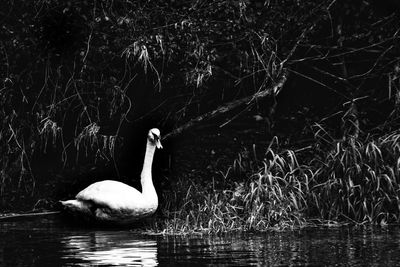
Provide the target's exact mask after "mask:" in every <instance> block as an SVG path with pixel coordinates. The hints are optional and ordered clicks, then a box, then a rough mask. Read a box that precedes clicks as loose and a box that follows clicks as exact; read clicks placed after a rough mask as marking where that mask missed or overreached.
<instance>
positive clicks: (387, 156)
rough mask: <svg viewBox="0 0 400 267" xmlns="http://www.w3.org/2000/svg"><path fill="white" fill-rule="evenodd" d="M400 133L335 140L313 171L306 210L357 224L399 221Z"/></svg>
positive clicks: (314, 163) (312, 163)
mask: <svg viewBox="0 0 400 267" xmlns="http://www.w3.org/2000/svg"><path fill="white" fill-rule="evenodd" d="M399 141H400V132H399V131H395V132H392V133H390V134H387V135H384V136H382V137H378V138H374V137H371V136H367V137H366V138H365V139H364V140H348V141H337V142H334V143H332V148H331V150H330V151H328V152H327V153H325V155H324V156H323V157H322V158H321V160H312V161H311V162H310V165H311V167H312V166H314V169H315V173H314V176H313V177H312V183H311V186H312V189H311V195H310V196H309V198H310V199H309V201H308V202H309V206H310V207H309V212H310V213H311V214H314V215H318V216H320V217H322V218H325V219H332V220H343V219H347V220H352V221H354V222H357V223H363V222H371V223H381V224H384V223H387V222H399V215H400V199H399V193H398V192H399V191H400V186H399V182H400V180H399V179H400V177H399V172H400V171H399V169H400V143H399Z"/></svg>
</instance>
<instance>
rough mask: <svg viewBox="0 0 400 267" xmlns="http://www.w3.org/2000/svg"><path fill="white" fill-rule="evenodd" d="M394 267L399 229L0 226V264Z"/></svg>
mask: <svg viewBox="0 0 400 267" xmlns="http://www.w3.org/2000/svg"><path fill="white" fill-rule="evenodd" d="M117 265H118V266H156V265H158V266H188V265H190V266H192V267H194V266H214V265H219V266H248V265H255V266H332V265H336V266H400V227H397V226H391V227H386V228H376V227H365V228H364V227H363V228H351V227H341V228H312V229H303V230H300V231H287V232H268V233H263V234H249V233H247V234H236V235H224V236H157V237H155V236H145V235H143V234H141V233H140V230H139V229H136V230H129V229H125V230H118V231H116V230H104V229H103V230H101V229H97V230H95V229H91V228H86V229H84V228H79V227H74V228H71V227H68V226H65V224H63V223H62V222H61V223H57V222H55V221H41V220H39V221H31V222H16V223H0V266H12V267H14V266H117Z"/></svg>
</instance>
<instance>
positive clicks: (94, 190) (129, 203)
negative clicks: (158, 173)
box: [76, 180, 143, 210]
mask: <svg viewBox="0 0 400 267" xmlns="http://www.w3.org/2000/svg"><path fill="white" fill-rule="evenodd" d="M76 199H78V200H82V201H90V202H92V203H94V204H95V205H96V206H102V207H107V208H109V209H111V210H129V209H132V208H134V207H135V206H139V207H140V206H141V205H143V203H141V202H143V197H142V194H141V193H140V192H139V191H138V190H136V189H135V188H133V187H131V186H128V185H126V184H124V183H121V182H118V181H112V180H106V181H101V182H97V183H94V184H91V185H89V186H88V187H87V188H85V189H84V190H82V191H81V192H79V193H78V195H76Z"/></svg>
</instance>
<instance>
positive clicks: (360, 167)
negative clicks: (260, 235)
mask: <svg viewBox="0 0 400 267" xmlns="http://www.w3.org/2000/svg"><path fill="white" fill-rule="evenodd" d="M321 129H322V128H320V130H321ZM323 133H327V131H317V132H316V135H315V139H314V140H313V145H310V146H309V147H308V149H306V150H307V151H306V150H303V149H299V151H300V152H295V151H293V150H287V149H283V148H280V146H279V143H278V141H277V138H274V139H273V141H272V142H271V145H270V146H269V147H268V148H267V149H266V152H265V157H264V159H263V160H257V157H256V155H255V153H249V152H248V151H244V152H243V153H240V154H239V155H238V157H237V158H236V159H235V160H234V162H233V163H232V166H230V167H229V168H228V170H227V171H226V172H221V174H220V177H219V178H217V179H213V181H212V182H210V183H204V181H203V182H201V181H200V180H201V179H199V181H195V180H192V179H187V178H182V179H178V181H177V182H176V183H175V184H174V185H173V187H174V188H179V190H175V191H166V192H165V193H164V195H163V198H164V200H165V201H164V204H163V206H162V207H161V213H162V214H163V215H164V218H163V219H160V220H158V221H157V222H156V226H155V229H157V230H158V231H161V232H163V233H170V234H177V233H196V232H201V233H204V232H206V233H219V232H230V231H265V230H270V229H284V228H294V227H302V226H305V225H309V224H310V223H311V222H315V221H318V222H319V223H321V222H332V221H333V222H338V223H349V222H350V223H355V224H363V223H373V224H381V225H385V224H387V223H398V222H399V218H400V199H399V196H398V192H399V191H400V186H399V184H400V181H399V173H400V143H399V141H400V131H394V132H392V133H390V134H386V135H382V136H378V137H376V136H375V137H374V136H366V137H364V139H361V138H360V139H358V138H349V139H347V140H334V139H330V138H329V137H327V136H323V135H324V134H323ZM300 159H301V160H300ZM179 192H183V193H179Z"/></svg>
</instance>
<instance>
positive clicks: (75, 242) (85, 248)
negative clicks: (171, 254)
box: [61, 232, 158, 266]
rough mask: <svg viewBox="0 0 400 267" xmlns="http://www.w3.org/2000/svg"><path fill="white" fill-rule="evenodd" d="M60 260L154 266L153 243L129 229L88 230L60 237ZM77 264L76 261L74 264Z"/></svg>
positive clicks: (155, 254) (154, 249)
mask: <svg viewBox="0 0 400 267" xmlns="http://www.w3.org/2000/svg"><path fill="white" fill-rule="evenodd" d="M61 243H62V244H63V245H64V247H65V249H64V252H65V255H63V259H67V260H68V259H73V260H76V259H79V260H82V261H84V262H85V264H84V265H87V263H89V264H90V265H91V266H93V265H96V266H98V265H103V266H110V265H115V266H118V265H123V266H157V264H158V263H157V242H156V241H154V240H146V239H141V240H137V239H135V238H134V237H132V235H130V234H129V232H128V233H127V232H92V233H90V234H87V235H71V236H65V237H63V238H62V239H61ZM77 265H78V264H77Z"/></svg>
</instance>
